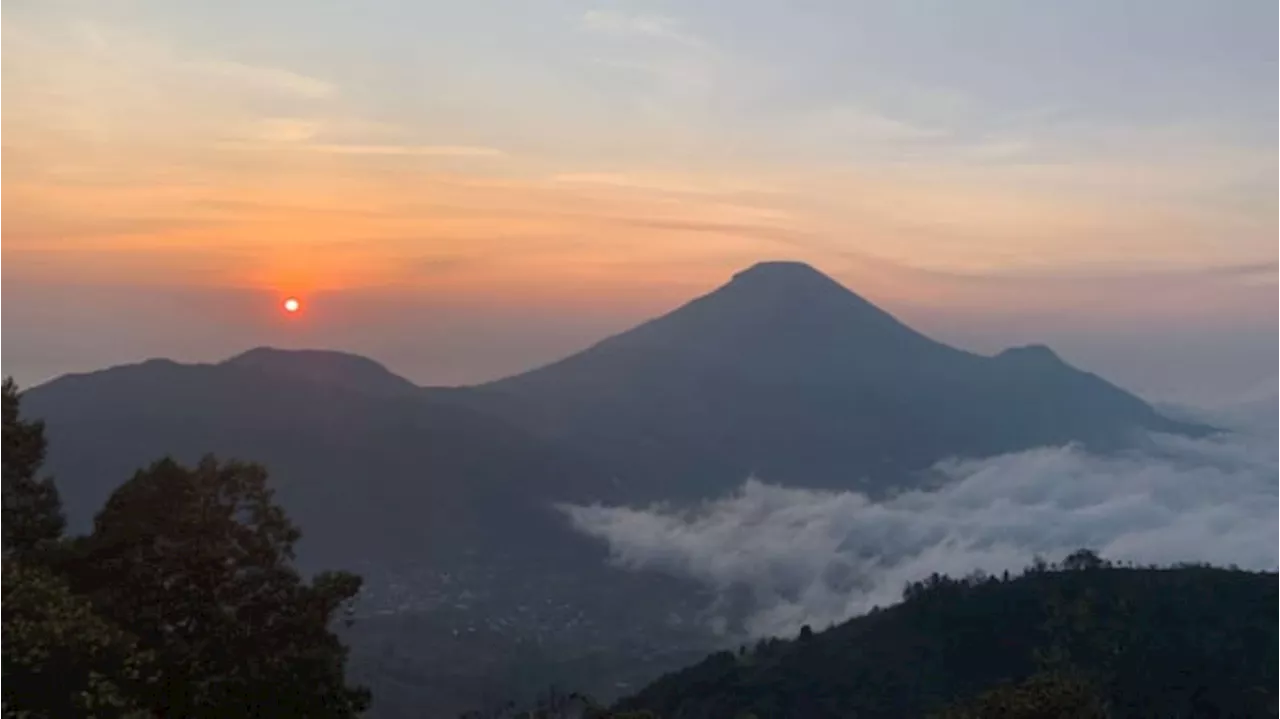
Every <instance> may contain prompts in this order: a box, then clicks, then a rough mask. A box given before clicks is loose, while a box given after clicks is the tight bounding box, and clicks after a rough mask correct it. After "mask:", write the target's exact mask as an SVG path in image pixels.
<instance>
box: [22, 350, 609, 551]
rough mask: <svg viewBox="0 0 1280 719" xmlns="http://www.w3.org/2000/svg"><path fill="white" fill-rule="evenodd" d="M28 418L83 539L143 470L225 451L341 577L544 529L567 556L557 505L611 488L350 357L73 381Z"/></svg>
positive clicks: (147, 368)
mask: <svg viewBox="0 0 1280 719" xmlns="http://www.w3.org/2000/svg"><path fill="white" fill-rule="evenodd" d="M23 410H24V412H27V413H29V414H30V415H31V416H34V417H42V418H45V419H46V420H47V423H48V424H47V431H46V434H47V436H48V438H49V443H50V453H49V462H48V468H49V470H50V471H51V473H52V474H53V475H54V476H55V477H56V478H57V481H58V485H59V487H60V488H61V491H62V495H63V497H64V501H65V505H66V509H67V513H68V515H69V519H70V520H71V523H72V526H73V527H77V526H78V527H83V526H86V525H87V523H88V521H89V520H90V519H91V517H92V515H93V513H95V512H96V511H97V510H98V509H99V508H100V507H101V506H102V504H103V502H104V500H105V499H106V497H107V496H108V495H109V494H110V492H111V491H112V490H114V489H115V487H116V486H117V485H119V484H120V483H122V482H123V481H124V480H125V479H127V478H128V477H129V476H130V475H131V474H132V472H133V471H134V470H135V469H137V468H139V467H141V466H143V465H145V464H147V463H149V462H151V461H152V460H154V459H157V458H159V457H161V456H163V455H166V454H167V455H172V456H174V457H176V458H178V459H180V460H183V461H194V460H195V459H197V458H198V457H200V456H201V455H203V454H204V453H207V452H213V453H217V454H218V455H220V456H227V457H238V458H243V459H249V460H253V461H258V462H262V463H264V464H265V465H266V466H267V467H268V468H269V470H270V471H271V477H272V481H273V484H274V486H275V487H276V490H277V492H278V494H279V496H280V499H281V501H282V503H283V504H284V506H285V507H286V508H287V509H288V511H289V513H290V516H291V517H293V518H294V519H295V521H296V522H297V523H298V524H299V525H300V526H301V527H302V528H303V530H304V535H305V536H304V541H303V545H302V546H303V548H304V550H305V553H304V558H305V559H311V558H315V559H317V560H318V561H321V562H323V563H326V564H332V563H334V562H351V561H355V560H365V559H370V558H374V559H376V560H377V561H381V562H384V563H390V562H391V561H392V560H394V559H396V558H403V559H406V560H411V561H415V562H422V561H425V560H428V559H430V558H432V557H438V556H440V555H441V553H451V554H456V553H458V552H459V551H460V550H462V549H478V548H482V547H483V546H484V545H485V544H486V542H488V541H490V540H492V541H497V540H500V539H501V538H503V537H504V536H509V534H510V533H513V532H521V533H527V532H530V531H534V529H535V528H536V529H537V530H538V531H539V532H540V533H541V535H542V536H540V541H544V542H547V543H551V542H553V540H554V539H555V536H556V535H555V532H554V530H555V529H556V528H558V527H559V526H560V524H561V523H560V521H559V519H558V518H557V517H555V516H554V515H553V514H552V512H551V511H549V510H548V509H547V508H546V506H545V505H546V498H547V497H555V496H562V495H563V496H583V495H582V492H581V487H583V486H585V484H586V483H587V482H592V483H594V477H595V474H596V473H595V472H591V471H588V470H587V468H586V467H585V465H583V464H582V463H580V462H578V461H576V460H574V459H572V458H571V457H569V456H568V455H567V454H564V453H561V452H558V451H557V450H556V449H555V448H554V447H553V446H552V445H550V444H549V443H547V442H545V441H542V440H538V439H535V438H533V437H531V436H529V435H528V434H527V433H525V432H524V431H522V430H520V429H518V428H515V427H512V426H510V425H508V424H506V423H504V422H502V421H501V420H499V419H496V418H493V417H490V416H486V415H483V414H480V413H478V412H475V411H473V410H469V409H467V408H465V407H460V406H457V405H454V404H448V403H440V402H437V401H435V400H433V399H432V397H430V396H428V395H426V394H425V393H424V392H423V391H422V390H421V389H420V388H418V387H416V386H414V385H413V384H412V383H410V382H408V381H407V380H404V379H403V378H400V377H398V376H396V375H394V374H392V373H390V372H388V371H387V370H386V369H384V368H383V367H381V365H378V364H377V363H375V362H373V361H372V360H368V359H365V358H362V357H357V356H354V355H346V354H342V353H336V352H316V351H311V352H286V351H281V350H271V349H257V350H253V351H250V352H247V353H245V354H242V355H239V356H237V357H233V358H231V359H229V360H227V361H225V362H221V363H218V364H194V365H184V364H178V363H175V362H170V361H167V360H151V361H148V362H143V363H141V364H136V365H128V366H123V367H114V368H111V369H107V370H102V371H100V372H93V373H89V374H82V375H70V376H66V377H62V378H60V379H58V380H55V381H53V382H51V383H49V384H46V385H42V386H40V387H37V388H35V389H33V390H31V391H29V392H27V393H25V394H24V397H23ZM495 528H501V529H502V530H503V531H494V529H495ZM562 536H564V537H566V538H567V537H568V536H569V535H568V532H567V530H566V531H564V532H563V535H562Z"/></svg>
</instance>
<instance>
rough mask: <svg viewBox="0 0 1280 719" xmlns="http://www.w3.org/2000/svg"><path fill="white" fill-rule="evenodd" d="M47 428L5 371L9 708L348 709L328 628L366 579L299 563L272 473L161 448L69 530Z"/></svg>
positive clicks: (362, 700) (320, 713)
mask: <svg viewBox="0 0 1280 719" xmlns="http://www.w3.org/2000/svg"><path fill="white" fill-rule="evenodd" d="M44 455H45V439H44V427H43V425H42V424H41V423H39V422H33V421H29V420H24V419H23V418H22V417H21V416H20V415H19V395H18V392H17V388H16V387H15V386H14V384H13V382H12V381H10V380H6V381H5V383H4V446H3V465H4V467H3V468H4V477H3V479H4V481H3V512H4V514H3V522H2V524H3V530H4V559H3V562H4V576H3V583H2V586H3V592H4V596H3V615H4V617H3V620H4V627H3V632H4V651H3V675H4V680H5V681H4V686H3V702H4V716H5V717H6V718H7V717H30V718H32V719H35V718H38V717H49V718H51V719H53V718H57V719H61V718H63V717H81V716H84V717H102V718H106V717H153V716H166V717H261V716H288V717H317V718H319V717H335V718H336V717H352V716H357V715H359V714H360V713H361V712H362V711H363V710H364V709H365V708H366V707H367V706H368V704H369V696H368V693H367V692H366V691H365V690H363V689H360V688H358V687H351V686H348V685H347V683H346V680H345V677H344V670H345V662H346V648H345V647H344V646H343V645H342V644H341V643H340V642H339V641H338V638H337V636H336V635H335V634H334V633H333V632H332V631H331V630H332V624H333V621H334V620H335V619H338V618H340V616H341V614H342V612H343V610H344V609H345V608H347V607H349V606H350V602H351V601H352V600H353V598H354V597H355V595H356V593H357V592H358V591H359V588H360V579H359V577H356V576H355V575H352V574H347V573H343V572H327V573H321V574H318V575H316V576H314V577H313V578H312V579H311V580H310V581H307V580H304V579H303V578H302V576H301V575H300V574H299V573H298V572H297V571H296V570H295V569H294V568H293V566H292V560H293V545H294V543H295V542H296V541H297V540H298V536H299V533H298V530H297V529H296V528H295V527H294V526H293V525H292V524H291V523H290V521H289V520H288V518H287V517H286V516H285V515H284V512H283V511H282V510H281V509H280V507H279V506H277V505H276V504H275V503H274V501H273V499H272V494H271V490H270V489H269V488H268V486H267V475H266V472H265V471H264V470H263V469H262V468H261V467H258V466H256V465H251V464H243V463H238V462H220V461H218V460H216V459H214V458H212V457H208V458H206V459H204V460H203V461H201V462H200V463H199V464H198V465H197V466H195V467H184V466H182V465H179V464H177V463H176V462H174V461H172V460H169V459H161V460H159V461H157V462H155V463H154V464H152V465H151V466H149V467H146V468H144V469H141V470H139V471H138V472H137V473H136V474H134V476H133V477H132V479H129V480H128V481H127V482H125V483H124V484H123V485H121V486H120V488H119V489H117V490H116V492H115V493H114V494H113V495H112V496H111V498H110V499H109V500H108V501H107V503H106V506H104V507H103V508H102V510H101V511H100V512H99V513H98V515H97V517H96V518H95V520H94V525H93V530H92V531H91V532H90V533H89V534H87V535H84V536H75V537H71V536H66V535H65V534H64V524H65V522H64V519H63V514H62V508H61V503H60V500H59V497H58V491H57V489H56V486H55V485H54V483H53V481H52V480H51V479H49V478H46V477H43V476H41V464H42V463H43V460H44Z"/></svg>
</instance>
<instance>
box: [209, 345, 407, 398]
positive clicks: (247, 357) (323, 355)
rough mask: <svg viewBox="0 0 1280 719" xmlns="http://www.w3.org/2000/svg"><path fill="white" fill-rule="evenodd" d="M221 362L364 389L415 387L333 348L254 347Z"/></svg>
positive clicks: (374, 364) (365, 360)
mask: <svg viewBox="0 0 1280 719" xmlns="http://www.w3.org/2000/svg"><path fill="white" fill-rule="evenodd" d="M221 364H222V365H223V366H227V367H242V368H249V369H253V370H258V371H263V372H269V373H272V374H280V375H285V376H288V377H292V378H297V379H305V380H310V381H314V382H319V383H322V384H329V385H337V386H342V387H345V388H347V389H357V390H362V391H366V392H378V393H388V392H392V393H394V392H404V391H412V390H415V389H417V386H416V385H414V384H413V383H412V382H410V381H409V380H407V379H405V378H403V377H401V376H399V375H397V374H394V373H393V372H391V370H389V369H387V368H386V367H384V366H382V365H381V364H379V363H377V362H375V361H373V360H371V359H369V358H368V357H363V356H361V355H357V354H351V353H349V352H339V351H336V350H285V349H277V348H275V347H255V348H254V349H251V350H248V351H246V352H242V353H240V354H238V355H236V356H234V357H231V358H229V359H226V360H223V361H222V362H221Z"/></svg>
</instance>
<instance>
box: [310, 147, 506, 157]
mask: <svg viewBox="0 0 1280 719" xmlns="http://www.w3.org/2000/svg"><path fill="white" fill-rule="evenodd" d="M307 149H309V150H312V151H314V152H324V153H329V154H333V155H420V156H425V157H503V156H505V155H506V153H504V152H503V151H502V150H498V149H495V148H492V147H471V146H467V145H309V146H308V148H307Z"/></svg>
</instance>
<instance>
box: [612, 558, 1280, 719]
mask: <svg viewBox="0 0 1280 719" xmlns="http://www.w3.org/2000/svg"><path fill="white" fill-rule="evenodd" d="M1276 586H1277V583H1276V574H1275V573H1274V572H1266V573H1264V572H1258V573H1253V572H1243V571H1235V570H1226V569H1214V568H1209V567H1198V566H1190V567H1179V568H1170V569H1153V568H1146V569H1140V568H1119V567H1106V566H1105V565H1103V566H1100V567H1094V568H1087V569H1075V570H1070V571H1043V570H1041V571H1029V572H1028V573H1027V574H1025V575H1023V576H1020V577H1014V578H1012V579H1010V578H1005V579H1004V580H1000V579H997V578H993V577H990V578H989V577H972V578H969V579H967V580H949V579H947V578H945V577H938V576H936V575H935V576H934V577H933V578H932V579H930V580H926V581H925V582H921V583H918V584H915V585H913V586H912V587H909V590H908V592H907V600H906V601H904V602H903V603H901V604H898V605H895V606H892V607H889V608H887V609H881V610H877V611H873V612H872V613H871V614H868V615H866V616H862V617H858V618H856V619H852V620H850V621H848V622H846V623H844V624H841V625H839V626H836V627H833V628H831V629H828V630H826V631H822V632H816V633H810V632H807V631H805V630H802V631H801V633H800V636H799V638H797V639H796V640H793V641H783V640H777V639H774V640H769V641H764V642H760V643H759V644H757V645H756V646H755V647H754V648H744V649H743V651H741V652H738V653H733V652H721V653H719V654H715V655H712V656H711V657H709V658H708V659H706V660H704V661H703V662H701V663H699V664H697V665H694V666H692V667H689V668H687V669H685V670H682V671H679V672H674V673H672V674H669V675H667V676H665V677H663V678H661V679H659V680H657V681H656V682H654V683H652V684H650V685H649V686H648V687H646V688H644V689H643V690H641V691H640V692H639V693H638V694H636V695H635V696H633V697H631V698H629V699H626V700H624V701H623V702H621V704H620V708H622V709H630V710H635V709H641V708H643V709H647V710H650V711H653V712H655V713H656V715H657V716H661V717H667V718H668V719H704V718H705V719H712V718H718V717H741V716H758V717H805V718H806V719H824V718H825V717H831V718H832V719H836V718H838V717H853V716H856V717H864V718H866V719H878V718H880V717H883V718H884V719H891V718H892V719H897V718H898V717H906V716H911V717H918V716H926V715H928V714H930V713H932V712H936V711H939V710H941V709H943V708H944V707H945V706H947V705H950V704H953V703H956V702H958V701H962V700H964V699H966V698H969V697H973V696H974V695H976V694H979V693H980V692H983V691H985V690H990V689H994V688H996V687H999V686H1002V685H1009V684H1012V683H1018V682H1023V681H1026V680H1029V679H1031V678H1032V677H1033V676H1034V675H1036V674H1037V673H1038V672H1042V671H1057V672H1071V673H1076V674H1078V675H1080V676H1082V677H1083V678H1084V679H1086V680H1087V681H1088V682H1089V683H1090V684H1092V686H1093V691H1094V692H1096V693H1097V694H1099V695H1100V697H1101V698H1102V699H1104V700H1105V701H1106V702H1107V703H1108V704H1109V705H1110V708H1111V712H1110V713H1109V714H1108V716H1112V717H1116V718H1117V719H1119V718H1122V717H1134V718H1137V717H1144V718H1145V717H1174V716H1200V717H1210V716H1219V717H1262V716H1275V707H1276V700H1277V695H1276V685H1275V677H1276V672H1277V661H1276V636H1277V623H1276V616H1277V592H1276ZM983 715H986V716H997V714H981V713H978V714H971V715H967V716H983ZM1073 715H1074V714H1070V713H1052V714H1048V713H1046V714H1044V716H1073ZM998 716H1007V715H1006V714H998ZM1010 716H1032V714H1030V713H1027V712H1025V711H1024V712H1022V713H1018V714H1014V715H1010ZM1037 716H1040V715H1039V714H1037Z"/></svg>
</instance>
